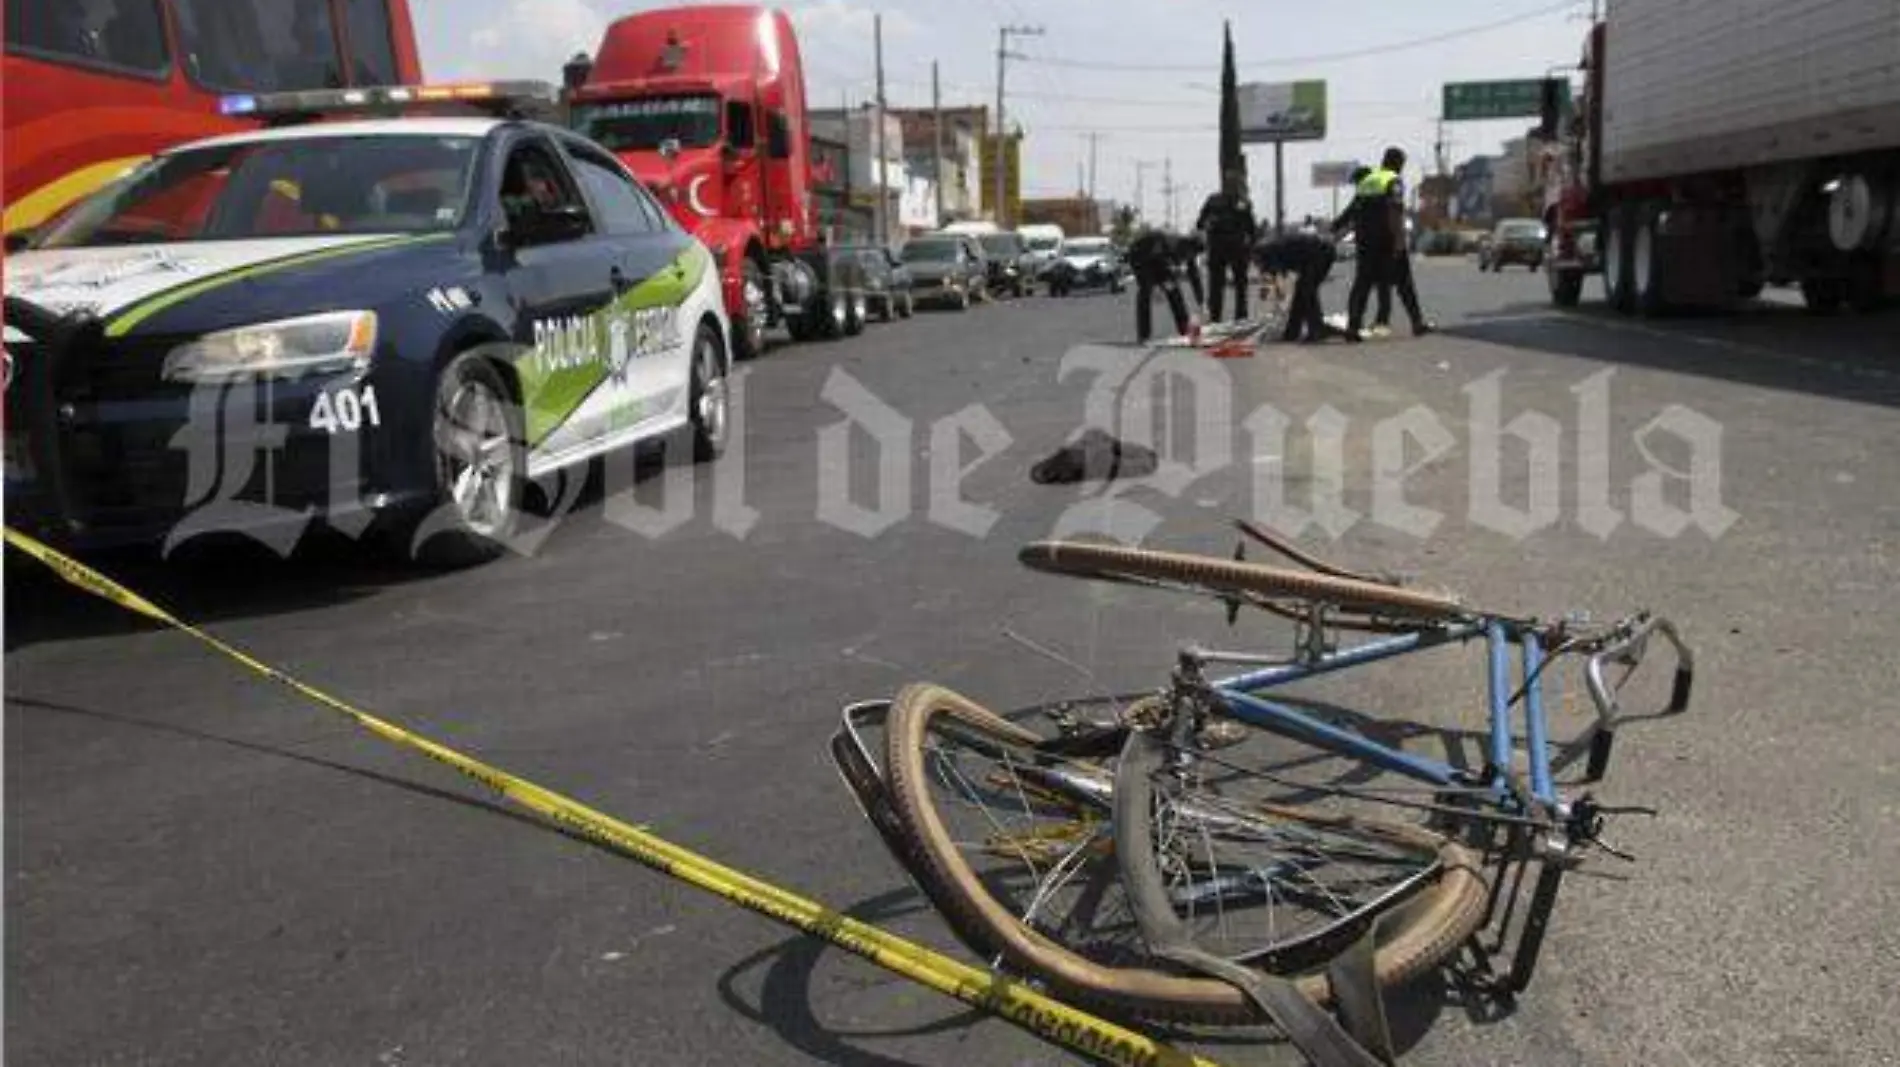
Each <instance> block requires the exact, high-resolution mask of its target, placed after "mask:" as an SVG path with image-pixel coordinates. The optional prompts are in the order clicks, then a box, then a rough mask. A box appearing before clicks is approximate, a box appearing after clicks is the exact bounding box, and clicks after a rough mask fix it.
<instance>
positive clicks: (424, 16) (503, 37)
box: [416, 0, 608, 81]
mask: <svg viewBox="0 0 1900 1067" xmlns="http://www.w3.org/2000/svg"><path fill="white" fill-rule="evenodd" d="M476 6H477V5H473V4H470V3H469V0H422V2H421V3H418V4H417V5H416V7H417V8H418V11H417V20H418V21H419V22H423V23H425V24H426V23H429V22H437V24H438V25H441V24H442V23H444V22H446V23H447V25H450V26H452V25H454V24H455V23H457V22H460V23H461V24H462V25H461V26H460V27H457V29H458V30H459V32H456V31H455V30H451V31H449V32H444V33H436V34H428V33H426V32H425V33H424V36H423V45H424V48H425V50H426V51H427V53H428V54H427V55H425V56H424V61H423V63H424V69H425V70H426V71H427V72H428V74H429V77H430V78H431V79H434V80H447V79H452V78H464V77H492V78H536V79H540V80H542V81H559V80H560V77H561V65H562V64H563V63H566V62H567V60H568V59H569V57H571V56H573V54H574V53H575V52H592V51H593V50H594V49H595V48H596V47H598V46H599V44H600V38H601V34H602V33H604V32H605V31H606V29H607V21H608V20H607V17H606V16H605V15H604V14H602V13H601V12H600V11H599V10H597V9H595V7H594V6H593V5H592V4H590V3H588V2H587V0H495V2H490V3H487V4H482V5H479V6H480V7H482V8H486V10H483V11H481V12H480V14H479V15H478V16H477V17H476V21H477V22H478V25H476V26H475V27H474V28H473V29H469V28H467V19H468V16H469V15H470V14H473V12H471V11H470V10H469V8H471V7H476ZM452 9H459V10H457V11H453V12H452ZM458 15H459V16H460V17H459V18H458V17H457V16H458ZM438 20H440V21H438ZM446 28H447V26H444V29H446ZM425 29H426V27H425Z"/></svg>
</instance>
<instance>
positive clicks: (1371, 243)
mask: <svg viewBox="0 0 1900 1067" xmlns="http://www.w3.org/2000/svg"><path fill="white" fill-rule="evenodd" d="M1404 169H1405V152H1404V151H1403V150H1401V149H1398V148H1388V149H1386V150H1385V156H1384V158H1383V159H1381V160H1380V161H1379V165H1378V166H1377V167H1374V168H1372V170H1371V171H1370V172H1369V173H1367V174H1366V176H1365V177H1364V178H1362V179H1360V181H1359V183H1358V185H1357V187H1356V188H1355V190H1354V196H1353V203H1352V206H1351V207H1349V208H1348V209H1347V212H1348V213H1349V214H1350V215H1351V217H1352V221H1353V226H1354V234H1355V236H1356V237H1357V239H1358V244H1359V255H1358V262H1357V263H1356V264H1355V268H1356V269H1355V270H1354V271H1353V279H1352V293H1351V295H1350V296H1349V297H1348V298H1347V301H1346V338H1347V340H1350V341H1358V340H1362V339H1363V337H1364V334H1362V333H1361V327H1363V326H1364V325H1365V316H1366V302H1367V301H1368V300H1369V299H1370V298H1371V296H1372V290H1373V287H1374V286H1377V285H1378V284H1379V283H1380V282H1381V281H1384V282H1388V283H1390V284H1392V285H1395V286H1397V288H1398V290H1399V299H1400V300H1401V301H1403V302H1404V304H1405V313H1406V314H1407V315H1408V316H1410V318H1411V320H1412V333H1413V334H1414V335H1419V336H1422V335H1424V334H1427V333H1430V332H1431V331H1432V326H1431V324H1430V323H1428V322H1426V321H1425V314H1424V312H1423V311H1421V310H1420V309H1419V306H1418V290H1417V289H1416V287H1414V286H1413V284H1412V272H1411V256H1410V251H1409V250H1408V249H1407V248H1406V247H1405V188H1404V186H1403V185H1402V184H1401V182H1400V180H1399V172H1400V171H1402V170H1404ZM1343 217H1344V216H1342V218H1343ZM1334 224H1335V226H1337V225H1338V220H1335V223H1334Z"/></svg>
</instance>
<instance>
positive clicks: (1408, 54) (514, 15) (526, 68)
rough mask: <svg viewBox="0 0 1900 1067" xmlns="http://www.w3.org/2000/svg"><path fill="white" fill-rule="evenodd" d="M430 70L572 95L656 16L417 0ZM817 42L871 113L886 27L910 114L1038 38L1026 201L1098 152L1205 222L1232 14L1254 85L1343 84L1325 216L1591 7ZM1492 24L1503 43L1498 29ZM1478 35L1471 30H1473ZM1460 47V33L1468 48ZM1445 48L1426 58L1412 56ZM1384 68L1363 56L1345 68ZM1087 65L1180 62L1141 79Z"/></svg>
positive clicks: (905, 25)
mask: <svg viewBox="0 0 1900 1067" xmlns="http://www.w3.org/2000/svg"><path fill="white" fill-rule="evenodd" d="M411 4H412V7H413V8H414V11H415V16H416V22H417V27H416V29H417V33H418V35H419V36H420V37H421V41H422V59H423V68H424V71H425V73H426V74H427V76H428V77H429V78H431V79H436V80H449V79H457V78H467V77H487V76H495V77H501V76H507V77H538V78H544V79H547V80H550V81H554V80H558V79H559V76H560V67H561V64H562V62H563V61H565V60H566V58H567V57H568V56H570V55H572V54H573V53H574V52H575V51H577V50H580V49H586V50H589V51H591V50H592V49H593V47H594V46H595V45H596V44H598V42H599V39H600V33H601V30H602V29H603V28H604V27H605V26H606V24H607V23H608V22H609V21H611V20H612V19H613V18H614V17H616V16H617V15H620V14H625V13H628V12H631V11H635V10H641V9H643V8H649V7H652V6H656V5H654V4H650V3H648V4H640V3H631V2H628V0H411ZM777 6H780V7H783V8H785V9H786V10H788V11H790V12H791V15H792V18H793V21H794V23H795V24H796V25H797V27H798V30H799V34H800V38H801V41H802V43H803V46H804V54H805V62H806V66H807V75H808V77H809V79H810V86H809V88H810V95H811V99H812V103H813V106H820V107H822V106H836V102H837V101H838V100H839V99H840V98H841V97H848V98H849V99H850V100H851V101H852V102H853V103H854V104H855V103H857V102H858V101H861V100H864V99H868V98H870V97H871V95H872V93H873V63H872V15H873V13H877V14H881V15H882V16H883V22H884V56H885V59H884V67H885V81H886V95H887V97H888V99H889V102H890V103H891V105H892V106H919V105H927V104H928V103H929V101H930V64H931V61H932V60H933V59H934V60H936V61H937V63H938V65H939V69H940V72H941V78H942V81H943V87H944V102H945V104H946V105H949V104H961V103H972V104H983V103H990V104H993V103H994V100H995V92H996V31H997V27H998V26H1000V25H1003V24H1005V23H1009V24H1028V25H1039V26H1041V27H1042V28H1043V29H1044V30H1045V31H1046V33H1045V35H1044V36H1043V37H1041V38H1034V39H1029V40H1022V41H1018V42H1015V43H1014V45H1013V47H1014V49H1015V50H1016V51H1019V52H1022V53H1024V54H1026V55H1029V56H1032V57H1044V58H1047V59H1049V60H1054V61H1065V62H1064V63H1063V64H1062V65H1058V64H1057V63H1040V62H1036V61H1035V60H1034V59H1033V58H1032V59H1028V60H1022V61H1012V62H1011V63H1010V65H1009V80H1008V87H1009V90H1010V95H1009V105H1008V110H1009V114H1010V116H1011V118H1012V121H1014V120H1020V121H1021V122H1022V123H1023V125H1024V127H1025V129H1026V131H1027V140H1026V142H1025V148H1026V151H1025V154H1024V160H1023V165H1024V174H1023V184H1024V193H1025V195H1029V196H1038V195H1064V194H1068V193H1072V192H1074V191H1075V188H1076V183H1077V165H1078V164H1082V165H1083V166H1086V164H1087V160H1088V157H1089V145H1088V141H1087V140H1086V139H1085V134H1086V133H1087V132H1088V131H1091V130H1093V131H1097V132H1098V133H1099V134H1100V137H1099V139H1098V141H1097V142H1096V145H1097V147H1096V172H1095V174H1096V177H1095V182H1096V193H1097V195H1098V196H1102V197H1105V198H1112V199H1117V200H1124V201H1126V200H1132V199H1133V196H1134V189H1135V181H1136V170H1137V168H1136V163H1137V162H1138V161H1152V162H1154V163H1155V164H1156V165H1155V166H1153V167H1151V168H1149V169H1148V171H1147V177H1146V180H1145V189H1144V192H1145V196H1144V200H1145V202H1146V206H1147V212H1148V214H1149V215H1150V216H1151V217H1156V218H1159V217H1161V216H1162V215H1163V214H1164V211H1165V202H1164V200H1163V198H1162V196H1161V195H1160V186H1161V175H1162V168H1161V166H1160V165H1159V164H1160V163H1161V162H1162V161H1163V160H1168V159H1171V160H1172V169H1173V175H1174V179H1175V182H1176V184H1177V185H1178V186H1179V187H1180V193H1179V195H1178V197H1177V200H1176V204H1177V210H1178V212H1179V214H1180V215H1182V216H1190V217H1191V215H1192V213H1193V211H1194V210H1195V209H1196V208H1197V207H1198V205H1199V203H1200V201H1201V199H1202V198H1203V197H1205V196H1206V195H1207V193H1208V192H1209V191H1211V190H1212V188H1213V187H1214V185H1215V183H1216V179H1217V175H1216V166H1215V155H1216V152H1215V147H1216V141H1215V132H1214V125H1215V122H1216V119H1217V110H1216V109H1217V100H1218V97H1217V96H1216V94H1215V92H1214V91H1213V90H1214V86H1215V85H1216V84H1217V83H1218V81H1219V75H1220V26H1221V20H1222V19H1223V18H1226V19H1231V20H1232V22H1233V26H1234V43H1235V49H1236V53H1237V55H1238V58H1239V61H1240V65H1241V69H1240V77H1241V80H1242V81H1285V80H1293V79H1296V78H1301V79H1303V78H1324V79H1326V81H1327V82H1328V92H1329V94H1330V97H1329V110H1330V112H1331V117H1330V127H1331V128H1330V130H1329V133H1328V140H1326V141H1324V142H1318V143H1315V144H1297V145H1289V146H1288V147H1287V149H1286V171H1287V211H1288V214H1289V215H1292V216H1296V217H1297V216H1298V215H1301V214H1305V213H1307V212H1324V211H1326V210H1327V209H1328V208H1329V207H1330V206H1331V205H1330V197H1329V195H1328V194H1327V193H1325V192H1323V191H1316V190H1313V189H1311V188H1310V181H1309V175H1310V168H1311V165H1312V164H1313V163H1314V162H1316V161H1319V160H1322V159H1354V158H1363V157H1366V156H1371V155H1376V154H1377V152H1378V150H1379V149H1380V148H1381V147H1382V146H1383V145H1385V144H1387V143H1398V144H1401V145H1404V146H1405V147H1406V148H1407V149H1408V150H1409V153H1410V155H1411V157H1412V159H1413V161H1414V162H1413V166H1412V168H1411V173H1410V174H1408V177H1412V178H1416V177H1417V176H1418V174H1419V173H1421V170H1420V168H1421V166H1429V165H1430V157H1431V151H1432V141H1433V139H1434V135H1435V134H1434V123H1435V119H1436V117H1437V113H1438V100H1439V89H1440V86H1441V85H1442V84H1443V83H1444V82H1446V81H1461V80H1478V79H1486V78H1515V77H1538V76H1541V75H1543V74H1544V72H1545V70H1546V69H1547V68H1549V67H1551V66H1553V65H1556V64H1565V65H1574V64H1575V62H1576V60H1577V57H1578V55H1579V52H1580V49H1581V46H1582V43H1583V37H1584V33H1585V30H1586V28H1587V25H1586V23H1585V21H1584V18H1585V17H1586V15H1587V12H1588V9H1589V0H1569V2H1559V0H1433V2H1432V3H1429V4H1421V3H1416V2H1412V0H1359V2H1357V3H1352V2H1339V0H1267V2H1261V0H1255V2H1245V0H1150V2H1147V3H1135V2H1132V0H787V2H783V3H780V4H779V5H777ZM1487 27H1488V28H1487ZM1467 30H1469V31H1472V32H1461V31H1467ZM1453 35H1456V36H1453ZM1431 38H1439V39H1438V40H1433V41H1429V43H1421V44H1417V45H1411V46H1407V45H1408V43H1410V42H1420V41H1426V40H1427V39H1431ZM1353 52H1359V53H1366V52H1371V54H1361V55H1357V56H1352V55H1341V53H1353ZM1068 63H1079V64H1097V63H1100V64H1122V65H1144V66H1151V67H1152V66H1167V67H1179V68H1183V69H1178V70H1167V71H1154V70H1145V71H1133V70H1112V69H1093V68H1092V67H1090V66H1072V65H1067V64H1068ZM1530 124H1531V123H1530V122H1529V121H1528V120H1527V121H1524V122H1490V123H1477V124H1458V125H1454V126H1452V127H1449V133H1450V139H1451V148H1450V156H1451V158H1452V160H1453V161H1454V162H1456V161H1457V160H1459V159H1463V158H1465V157H1466V156H1469V155H1472V154H1474V153H1479V152H1492V151H1496V149H1497V147H1498V144H1499V143H1500V142H1502V141H1503V140H1504V139H1505V138H1507V137H1511V136H1515V135H1517V134H1518V133H1521V132H1522V131H1523V129H1524V128H1525V127H1527V126H1528V125H1530ZM1249 170H1250V172H1251V175H1252V182H1251V184H1252V186H1253V190H1254V193H1255V195H1256V197H1257V198H1258V199H1259V200H1260V201H1261V206H1262V207H1264V208H1266V210H1268V211H1270V210H1271V208H1270V206H1269V205H1271V203H1272V170H1273V158H1272V150H1271V149H1270V148H1268V147H1265V146H1260V147H1255V148H1251V149H1249Z"/></svg>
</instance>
